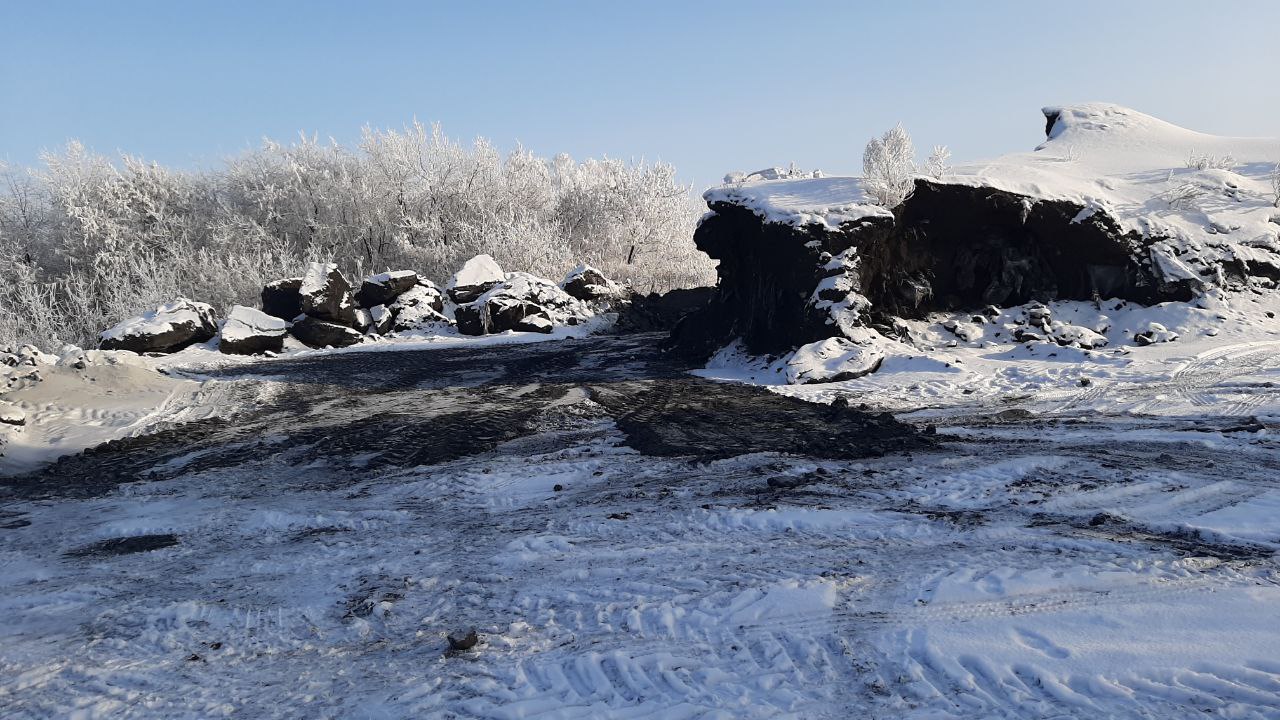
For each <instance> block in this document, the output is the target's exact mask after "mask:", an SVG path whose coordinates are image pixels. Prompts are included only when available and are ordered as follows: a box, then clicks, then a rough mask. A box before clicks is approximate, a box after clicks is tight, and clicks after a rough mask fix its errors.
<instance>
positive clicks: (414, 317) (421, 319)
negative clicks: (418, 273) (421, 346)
mask: <svg viewBox="0 0 1280 720" xmlns="http://www.w3.org/2000/svg"><path fill="white" fill-rule="evenodd" d="M387 309H388V310H389V311H391V315H392V317H393V318H394V324H393V327H394V329H395V330H396V331H397V332H404V331H406V330H422V329H425V328H429V327H432V326H437V325H448V324H449V318H447V317H445V316H444V314H443V311H444V295H442V294H441V293H440V289H439V288H437V287H436V286H435V285H434V284H433V283H431V281H429V280H419V281H418V283H417V284H416V285H414V286H413V287H411V288H409V289H408V290H406V291H405V292H404V293H403V294H401V295H400V296H399V297H397V298H396V300H395V302H393V303H391V305H389V306H387Z"/></svg>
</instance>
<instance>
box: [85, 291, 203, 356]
mask: <svg viewBox="0 0 1280 720" xmlns="http://www.w3.org/2000/svg"><path fill="white" fill-rule="evenodd" d="M217 332H218V323H217V321H216V320H215V319H214V314H213V307H212V306H210V305H207V304H205V303H202V302H196V301H194V300H188V299H186V298H178V299H177V300H174V301H173V302H170V303H166V304H164V305H161V306H160V307H158V308H156V309H155V310H153V311H151V312H148V313H145V314H143V315H139V316H137V317H132V318H129V319H128V320H125V321H123V322H121V323H119V324H118V325H116V326H115V327H112V328H109V329H107V330H104V331H103V332H102V335H101V336H100V339H101V343H100V345H101V347H102V349H103V350H130V351H132V352H136V353H146V352H159V353H171V352H177V351H179V350H181V349H183V348H185V347H187V346H189V345H194V344H195V343H201V342H205V341H207V340H210V339H212V338H213V336H214V335H215V334H216V333H217Z"/></svg>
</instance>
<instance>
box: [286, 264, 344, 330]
mask: <svg viewBox="0 0 1280 720" xmlns="http://www.w3.org/2000/svg"><path fill="white" fill-rule="evenodd" d="M298 296H299V298H300V299H301V306H302V312H304V313H306V314H307V315H310V316H311V317H313V318H317V319H319V320H327V321H330V322H335V323H340V324H342V325H348V326H354V325H355V323H356V315H355V310H356V304H355V300H354V299H353V298H352V297H351V283H349V282H347V279H346V277H344V276H343V275H342V272H341V271H339V270H338V266H337V265H335V264H333V263H311V264H310V265H309V266H308V267H307V272H306V274H305V275H303V276H302V284H301V286H300V287H299V288H298Z"/></svg>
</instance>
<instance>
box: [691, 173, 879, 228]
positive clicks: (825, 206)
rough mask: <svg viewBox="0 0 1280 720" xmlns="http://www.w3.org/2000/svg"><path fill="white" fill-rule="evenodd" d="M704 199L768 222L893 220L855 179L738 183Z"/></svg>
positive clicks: (832, 225) (829, 225) (836, 223)
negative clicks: (737, 207)
mask: <svg viewBox="0 0 1280 720" xmlns="http://www.w3.org/2000/svg"><path fill="white" fill-rule="evenodd" d="M702 198H703V199H704V200H706V202H707V204H708V205H712V204H714V203H721V202H723V203H730V204H733V205H740V206H742V207H745V208H747V209H749V210H751V211H752V212H754V213H756V214H757V215H759V216H761V217H763V218H764V219H765V220H766V221H768V222H776V223H783V224H787V225H795V226H801V225H808V224H811V223H816V224H818V225H822V226H823V227H826V228H831V229H834V228H837V227H839V226H840V225H841V224H842V223H846V222H852V221H855V220H861V219H863V218H867V217H880V218H892V217H893V213H891V212H890V211H889V210H888V209H886V208H883V207H881V206H879V205H876V204H875V203H874V202H873V201H872V199H871V197H870V196H869V195H867V193H866V192H865V191H864V190H863V188H862V181H861V180H860V179H859V178H851V177H829V178H806V179H802V180H763V181H757V182H744V183H735V184H732V185H723V186H720V187H714V188H711V189H710V190H707V191H706V192H705V193H703V195H702Z"/></svg>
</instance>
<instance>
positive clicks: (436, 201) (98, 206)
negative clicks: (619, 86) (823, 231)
mask: <svg viewBox="0 0 1280 720" xmlns="http://www.w3.org/2000/svg"><path fill="white" fill-rule="evenodd" d="M42 160H43V166H42V167H40V168H30V169H28V168H13V167H0V345H18V344H22V343H32V344H36V345H39V346H42V347H57V346H59V345H61V344H63V343H74V344H78V345H82V346H91V345H94V344H96V337H97V333H98V332H99V331H100V330H101V329H102V328H104V327H108V326H110V325H112V324H113V323H115V322H116V321H118V320H120V319H121V318H124V317H128V316H131V315H136V314H138V313H140V312H142V311H145V310H147V309H150V308H153V307H154V306H156V305H159V304H161V303H163V302H165V301H168V300H171V299H173V298H174V297H177V296H187V297H192V298H195V299H198V300H202V301H204V302H209V303H211V304H213V305H215V306H220V307H222V308H226V307H228V306H230V305H231V304H233V303H246V304H254V301H255V300H256V298H257V296H258V293H259V292H260V291H261V289H262V286H263V284H265V283H266V282H268V281H271V280H275V279H278V278H280V277H286V276H290V275H296V274H297V273H299V272H301V269H302V268H303V267H305V263H307V262H311V261H328V262H336V263H338V264H339V265H340V266H341V267H342V270H343V271H344V272H345V273H348V275H349V276H351V277H360V276H362V275H364V274H366V273H369V272H378V271H381V270H384V269H387V268H391V269H401V268H404V269H412V270H417V271H418V272H419V273H421V274H423V275H425V276H426V277H429V278H432V279H435V280H437V281H443V280H445V279H447V277H448V276H449V274H451V273H452V272H453V271H454V270H455V269H457V267H458V266H460V265H461V264H462V263H463V262H464V261H465V260H466V259H467V258H470V257H472V256H474V255H476V254H478V253H488V254H490V255H492V256H493V257H494V258H496V259H497V260H498V262H499V263H500V264H502V266H503V267H507V268H511V269H515V270H525V271H528V272H532V273H535V274H538V275H543V276H547V277H553V278H554V277H558V276H561V275H563V274H564V273H565V272H566V271H568V270H569V269H571V268H572V267H573V266H575V265H576V264H578V263H580V262H586V263H590V264H591V265H594V266H596V267H598V268H599V269H601V270H603V271H604V273H605V274H606V275H608V276H609V277H612V278H615V279H618V280H621V281H625V282H628V283H630V284H631V285H632V286H633V287H635V289H637V290H639V291H642V292H648V291H651V290H658V291H662V290H667V289H670V288H675V287H682V286H693V285H699V284H706V283H709V282H711V281H713V280H714V271H713V269H714V266H713V264H712V262H711V261H710V260H709V259H708V258H707V257H706V256H705V255H703V254H702V253H700V252H698V251H697V250H696V249H695V248H694V247H693V244H692V240H691V237H692V233H693V227H694V223H695V222H696V220H697V217H698V214H699V211H700V209H699V206H698V204H697V203H696V202H695V200H694V199H693V198H692V197H691V194H690V192H689V189H690V188H689V187H688V186H684V185H681V184H680V183H679V182H677V180H676V178H675V171H674V169H673V168H672V167H671V166H670V165H666V164H661V163H658V164H646V163H635V164H631V163H624V162H621V161H618V160H611V159H604V160H586V161H584V162H576V161H574V160H573V159H571V158H569V157H568V156H567V155H558V156H556V157H555V158H552V159H546V158H541V157H538V156H535V155H533V154H532V153H530V152H528V151H526V150H524V149H517V150H515V151H514V152H511V153H509V154H507V155H506V156H505V157H504V156H503V155H502V154H501V153H499V152H498V151H497V150H496V149H495V148H494V147H493V146H492V145H491V144H489V143H488V142H486V141H485V140H477V141H476V142H475V143H474V144H472V145H470V146H466V145H462V144H459V143H456V142H453V141H451V140H450V139H449V138H447V137H445V136H444V135H443V133H442V132H441V130H440V128H439V127H438V126H433V127H425V126H423V125H421V124H416V123H415V124H414V125H412V126H409V127H407V128H405V129H404V130H402V131H395V130H387V131H383V130H371V129H366V130H365V132H364V134H363V137H362V140H361V142H360V144H359V145H358V146H357V147H355V148H348V147H343V146H341V145H338V144H336V143H322V142H318V141H317V140H316V139H314V138H303V139H300V140H299V141H298V142H295V143H293V144H291V145H283V144H277V143H274V142H267V143H265V144H264V145H263V146H262V147H261V148H259V149H257V150H254V151H251V152H247V153H245V154H243V155H240V156H237V157H235V158H232V159H230V160H228V161H227V162H226V163H225V165H223V166H222V167H220V168H217V169H214V170H204V171H178V170H173V169H170V168H166V167H163V166H160V165H157V164H154V163H147V162H144V161H143V160H141V159H139V158H135V157H130V156H125V157H123V158H121V159H120V160H119V161H118V162H113V161H112V160H111V159H109V158H107V157H105V156H102V155H98V154H94V153H91V152H89V151H87V150H86V149H85V148H83V147H82V146H81V145H79V144H78V143H71V144H70V145H68V146H67V148H66V149H65V150H63V151H62V152H59V153H56V154H46V155H45V156H44V157H43V158H42Z"/></svg>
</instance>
